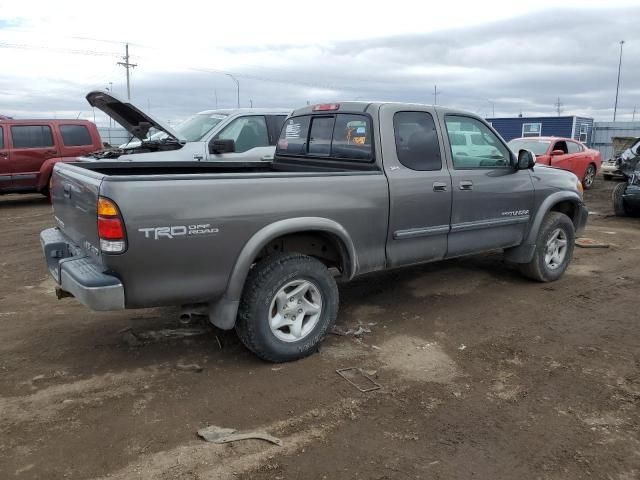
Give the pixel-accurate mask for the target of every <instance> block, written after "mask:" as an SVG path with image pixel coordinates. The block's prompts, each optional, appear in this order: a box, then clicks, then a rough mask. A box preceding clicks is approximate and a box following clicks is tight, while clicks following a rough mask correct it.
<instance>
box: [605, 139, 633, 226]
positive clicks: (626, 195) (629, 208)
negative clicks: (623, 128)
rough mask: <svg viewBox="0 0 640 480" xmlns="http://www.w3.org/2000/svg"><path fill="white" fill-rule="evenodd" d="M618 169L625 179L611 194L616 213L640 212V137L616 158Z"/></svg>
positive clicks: (620, 214)
mask: <svg viewBox="0 0 640 480" xmlns="http://www.w3.org/2000/svg"><path fill="white" fill-rule="evenodd" d="M616 169H617V170H618V171H619V172H620V173H621V174H622V176H623V177H624V179H625V182H624V183H619V184H618V185H616V186H615V188H614V189H613V193H612V195H611V197H612V201H613V210H614V212H615V214H616V215H618V216H620V217H623V216H626V215H638V214H640V139H638V141H637V142H636V143H634V144H633V145H631V147H629V148H628V149H627V150H625V151H624V152H623V153H622V155H620V156H619V157H618V158H617V159H616Z"/></svg>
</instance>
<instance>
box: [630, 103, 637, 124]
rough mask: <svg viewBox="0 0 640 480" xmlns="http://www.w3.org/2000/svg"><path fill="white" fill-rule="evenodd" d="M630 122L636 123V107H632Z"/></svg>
mask: <svg viewBox="0 0 640 480" xmlns="http://www.w3.org/2000/svg"><path fill="white" fill-rule="evenodd" d="M631 121H632V122H635V121H636V106H635V105H634V106H633V114H632V115H631Z"/></svg>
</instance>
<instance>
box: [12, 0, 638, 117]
mask: <svg viewBox="0 0 640 480" xmlns="http://www.w3.org/2000/svg"><path fill="white" fill-rule="evenodd" d="M638 18H640V8H637V7H631V8H627V7H625V8H619V7H607V8H595V9H594V8H587V9H582V8H571V9H568V8H565V9H547V10H544V11H533V12H530V13H527V14H523V15H520V16H517V17H514V18H504V15H503V16H502V17H501V18H500V19H497V20H495V21H484V22H482V23H479V24H473V23H468V24H466V25H464V26H460V27H455V28H453V27H449V28H443V29H431V31H429V32H427V33H416V32H415V31H414V32H413V33H411V32H410V33H406V34H400V33H398V32H395V33H388V34H386V35H384V36H377V37H375V36H371V35H368V36H361V37H360V38H358V39H354V38H342V39H337V40H331V39H328V38H326V36H324V37H321V38H320V39H315V37H314V35H313V33H312V31H313V29H314V26H313V25H310V26H309V27H308V32H307V35H306V36H304V37H300V35H299V34H297V33H293V34H291V35H290V36H289V38H286V35H283V32H282V31H279V33H278V35H276V36H274V37H273V38H272V39H271V38H270V40H271V41H269V42H267V41H260V40H257V39H256V40H255V41H253V42H248V41H243V42H236V43H233V42H230V43H229V45H225V44H224V42H221V39H220V38H216V45H208V44H207V43H206V41H205V39H203V40H202V41H201V42H200V43H198V42H194V38H196V37H192V36H189V35H188V34H187V33H185V34H184V35H185V36H184V38H181V37H180V36H176V37H175V38H174V39H173V40H174V41H173V42H172V43H171V44H167V43H166V42H164V43H163V42H162V41H158V42H155V41H154V40H155V39H156V38H158V37H153V36H149V37H148V38H147V40H146V41H145V40H139V41H140V44H138V45H136V46H133V47H132V53H134V54H135V56H134V61H135V62H136V63H139V67H137V68H136V69H134V70H133V73H132V85H133V100H134V102H135V103H137V104H138V105H139V106H140V107H141V108H143V109H145V110H147V109H148V107H149V106H150V107H151V113H152V115H157V116H158V117H159V118H161V119H162V120H165V121H166V120H171V121H172V122H174V121H178V120H180V119H183V118H185V117H186V116H188V115H189V114H191V113H194V112H197V111H200V110H204V109H209V108H214V107H215V104H216V96H217V103H218V106H219V107H221V108H222V107H234V106H235V102H236V91H235V84H234V83H233V81H232V80H231V79H230V78H229V77H228V76H226V75H225V74H224V73H222V72H224V71H230V72H232V73H233V74H234V75H235V76H236V77H237V78H238V79H239V81H240V93H241V101H242V105H243V106H249V102H250V101H253V104H254V106H284V107H297V106H301V105H304V104H305V103H306V102H307V101H309V102H312V103H316V102H322V101H331V100H347V99H368V100H369V99H371V100H389V101H401V102H416V103H432V102H433V100H434V97H433V90H434V85H437V88H438V91H439V94H438V103H439V104H443V105H447V106H451V107H457V108H463V109H466V110H470V111H473V112H476V113H479V114H482V115H486V116H488V115H490V114H491V113H492V110H493V109H494V108H495V113H496V115H497V116H498V115H504V116H515V115H517V114H519V113H520V112H522V113H523V114H525V115H552V114H554V113H555V107H554V103H555V102H556V101H557V99H558V98H560V101H561V103H562V104H563V107H562V110H563V113H564V114H581V115H589V116H594V117H595V118H597V119H602V120H608V119H610V118H611V116H612V112H613V100H614V96H615V86H616V75H617V66H618V54H619V43H618V42H619V40H620V39H623V38H624V39H625V40H626V43H625V46H624V60H623V70H622V81H621V94H620V99H619V104H618V115H619V117H618V118H619V119H628V120H630V119H631V118H630V117H631V111H632V109H633V107H634V105H639V106H640V63H639V62H638V61H637V60H636V59H638V58H640V31H639V30H638V29H637V19H638ZM445 23H446V22H445ZM449 23H451V22H449ZM2 25H3V23H2V21H1V20H0V28H2ZM285 26H286V25H285ZM120 28H121V27H120ZM274 28H276V29H278V30H281V29H280V28H279V27H278V24H277V23H275V24H274ZM396 28H397V29H401V28H402V27H396ZM284 30H286V28H285V29H284ZM388 30H389V29H388V28H387V29H386V31H388ZM293 31H295V32H299V31H301V30H300V28H299V26H296V27H295V28H294V29H293ZM200 35H201V34H200ZM212 35H215V32H212ZM79 37H82V38H79ZM311 37H314V38H311ZM197 38H201V36H200V37H197ZM254 38H255V37H254ZM13 43H14V44H18V45H22V47H12V48H5V49H3V50H0V51H2V52H3V53H9V54H8V55H6V56H7V57H11V58H8V60H11V59H13V60H14V61H15V62H18V63H19V62H25V59H28V58H38V57H39V58H42V57H43V55H46V56H47V60H46V64H45V65H42V64H38V63H37V62H33V61H29V63H22V64H21V68H19V69H16V71H14V72H6V71H5V72H3V73H2V74H1V75H0V106H1V109H2V111H1V112H0V113H4V114H8V115H14V116H18V117H25V116H52V115H56V116H58V117H61V116H65V115H73V117H75V116H76V115H78V112H81V116H82V117H83V118H90V119H92V118H93V117H92V115H93V113H92V112H91V110H90V109H89V107H88V105H87V104H86V102H85V101H84V95H85V94H86V92H87V91H88V90H91V89H96V88H100V89H103V88H104V87H105V86H106V85H107V84H108V82H110V81H113V82H114V90H115V91H116V93H119V94H120V95H121V96H123V97H124V93H125V86H124V82H123V77H124V71H123V69H122V67H118V66H117V65H116V62H117V61H119V60H120V58H118V57H119V56H120V55H121V53H119V51H120V50H121V46H120V45H118V44H117V43H114V42H113V41H108V42H104V41H98V40H95V41H93V42H91V37H86V36H82V35H80V34H78V35H75V36H74V37H73V38H67V39H66V40H64V41H62V40H61V41H60V42H58V43H56V45H55V47H54V46H51V47H48V49H46V48H45V49H41V50H39V49H38V48H39V47H37V46H35V47H34V48H31V47H30V46H25V45H27V43H20V42H17V41H14V42H13ZM28 45H31V44H28ZM32 46H33V45H32ZM0 47H2V38H1V37H0ZM61 65H62V67H61ZM43 72H45V73H46V74H47V76H46V77H43ZM637 118H640V114H638V117H637ZM97 120H98V121H99V122H101V123H104V122H105V121H106V120H105V119H104V118H103V117H101V116H100V115H98V116H97Z"/></svg>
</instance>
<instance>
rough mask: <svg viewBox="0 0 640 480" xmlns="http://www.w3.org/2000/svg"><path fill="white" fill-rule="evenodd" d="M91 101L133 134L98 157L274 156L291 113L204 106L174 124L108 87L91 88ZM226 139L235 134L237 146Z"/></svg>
mask: <svg viewBox="0 0 640 480" xmlns="http://www.w3.org/2000/svg"><path fill="white" fill-rule="evenodd" d="M87 101H88V102H89V104H90V105H91V106H92V107H95V108H98V109H99V110H102V111H103V112H104V113H106V114H107V115H108V116H110V117H111V118H113V119H114V120H115V121H116V122H117V123H119V124H120V125H122V127H124V128H125V129H126V130H127V131H128V132H129V133H130V134H131V140H130V141H129V142H127V143H125V144H123V145H120V147H119V148H117V149H111V150H108V151H104V152H101V153H99V154H97V155H95V157H96V158H100V159H114V158H118V159H119V160H123V161H156V160H169V161H181V160H187V161H194V160H195V161H214V162H229V161H233V162H244V163H247V162H249V163H251V162H260V161H272V160H273V152H274V150H275V144H276V140H277V138H278V134H279V133H280V128H281V127H282V124H283V123H284V120H285V118H287V116H288V115H289V113H291V111H290V110H286V109H282V108H273V109H269V108H239V109H228V110H206V111H203V112H200V113H198V114H196V115H193V116H192V117H190V118H188V119H187V120H185V121H184V122H182V123H180V124H178V125H176V126H174V127H171V126H169V125H167V124H165V123H164V122H162V121H160V120H158V119H154V118H152V117H151V116H150V115H149V114H147V113H145V112H143V111H142V110H140V109H139V108H138V107H136V106H135V105H133V104H132V103H130V102H125V101H123V100H120V99H118V98H117V97H116V96H115V95H113V94H111V93H108V92H101V91H94V92H90V93H89V94H88V95H87ZM227 140H233V150H230V144H229V142H227Z"/></svg>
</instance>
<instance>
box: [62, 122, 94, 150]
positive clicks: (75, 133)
mask: <svg viewBox="0 0 640 480" xmlns="http://www.w3.org/2000/svg"><path fill="white" fill-rule="evenodd" d="M60 133H61V134H62V143H64V145H65V147H79V146H81V145H91V144H93V142H92V141H91V134H90V133H89V129H88V128H87V127H85V126H84V125H60Z"/></svg>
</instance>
